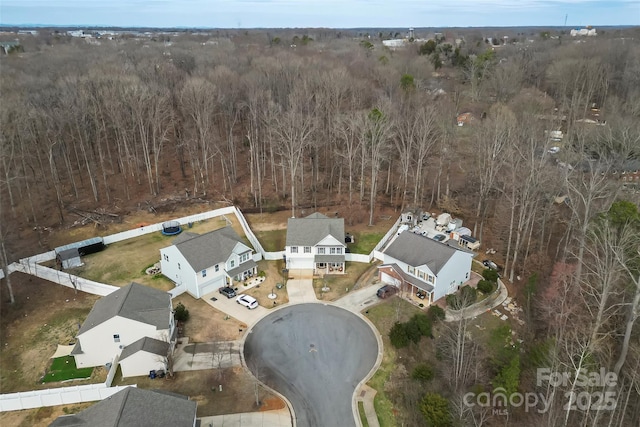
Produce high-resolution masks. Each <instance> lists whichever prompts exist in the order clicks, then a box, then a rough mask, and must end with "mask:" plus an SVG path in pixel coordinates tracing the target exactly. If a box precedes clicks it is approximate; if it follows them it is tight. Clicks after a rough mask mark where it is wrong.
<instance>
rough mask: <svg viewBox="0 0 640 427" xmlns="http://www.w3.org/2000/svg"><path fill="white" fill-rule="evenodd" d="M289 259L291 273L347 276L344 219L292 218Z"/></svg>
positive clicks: (290, 221)
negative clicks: (311, 271) (301, 271)
mask: <svg viewBox="0 0 640 427" xmlns="http://www.w3.org/2000/svg"><path fill="white" fill-rule="evenodd" d="M285 245H286V246H285V258H286V264H287V268H288V269H290V270H293V269H295V270H313V274H320V273H323V274H344V270H345V257H344V254H345V252H346V248H347V246H346V245H345V234H344V218H329V217H327V216H326V215H322V214H321V213H313V214H311V215H309V216H306V217H304V218H289V221H288V222H287V240H286V244H285Z"/></svg>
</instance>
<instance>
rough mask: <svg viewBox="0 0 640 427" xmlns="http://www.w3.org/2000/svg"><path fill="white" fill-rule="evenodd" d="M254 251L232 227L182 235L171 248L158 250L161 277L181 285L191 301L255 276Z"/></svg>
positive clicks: (256, 268) (256, 270) (256, 269)
mask: <svg viewBox="0 0 640 427" xmlns="http://www.w3.org/2000/svg"><path fill="white" fill-rule="evenodd" d="M253 253H254V251H253V249H252V248H250V247H249V246H247V245H246V244H244V243H243V242H242V239H241V238H240V236H238V234H237V233H236V232H235V231H234V230H233V228H231V227H224V228H221V229H218V230H215V231H211V232H209V233H205V234H195V233H182V234H181V235H180V236H178V237H176V239H175V240H174V241H173V245H171V246H168V247H166V248H163V249H160V258H161V259H160V267H161V269H162V274H164V275H165V276H166V277H168V278H169V279H170V280H172V281H173V282H175V284H176V286H184V287H185V289H186V291H187V292H188V293H189V294H190V295H191V296H193V297H194V298H201V297H202V296H204V295H206V294H208V293H211V292H214V291H217V290H218V289H220V288H221V287H224V286H229V285H231V284H232V283H233V280H236V281H242V280H245V279H246V278H248V277H251V276H254V275H256V274H257V272H258V267H257V264H256V262H255V261H254V259H253Z"/></svg>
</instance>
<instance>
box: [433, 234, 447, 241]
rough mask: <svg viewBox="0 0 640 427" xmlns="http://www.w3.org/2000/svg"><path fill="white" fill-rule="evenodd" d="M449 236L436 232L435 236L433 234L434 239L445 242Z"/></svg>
mask: <svg viewBox="0 0 640 427" xmlns="http://www.w3.org/2000/svg"><path fill="white" fill-rule="evenodd" d="M446 238H447V236H445V235H444V234H436V235H435V236H433V240H435V241H437V242H443V241H444V239H446Z"/></svg>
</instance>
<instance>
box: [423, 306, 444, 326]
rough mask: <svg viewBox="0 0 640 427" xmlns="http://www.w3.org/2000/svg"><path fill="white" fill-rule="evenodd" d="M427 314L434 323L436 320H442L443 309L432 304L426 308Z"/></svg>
mask: <svg viewBox="0 0 640 427" xmlns="http://www.w3.org/2000/svg"><path fill="white" fill-rule="evenodd" d="M427 316H428V317H429V319H431V321H432V322H434V323H435V322H437V321H438V320H444V310H443V309H442V307H440V306H438V305H432V306H431V307H429V309H428V310H427Z"/></svg>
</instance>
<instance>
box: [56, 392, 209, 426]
mask: <svg viewBox="0 0 640 427" xmlns="http://www.w3.org/2000/svg"><path fill="white" fill-rule="evenodd" d="M196 411H197V403H196V402H195V401H194V400H189V398H188V397H187V396H183V395H180V394H177V393H170V392H165V391H161V390H145V389H141V388H137V387H127V388H125V389H124V390H121V391H119V392H117V393H115V394H114V395H112V396H110V397H108V398H106V399H104V400H101V401H100V402H98V403H96V404H95V405H92V406H90V407H88V408H87V409H84V410H82V411H80V412H78V413H77V414H70V415H62V416H60V417H58V418H56V419H55V420H54V421H53V422H52V423H51V424H49V427H116V426H117V427H144V426H171V427H195V426H196Z"/></svg>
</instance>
